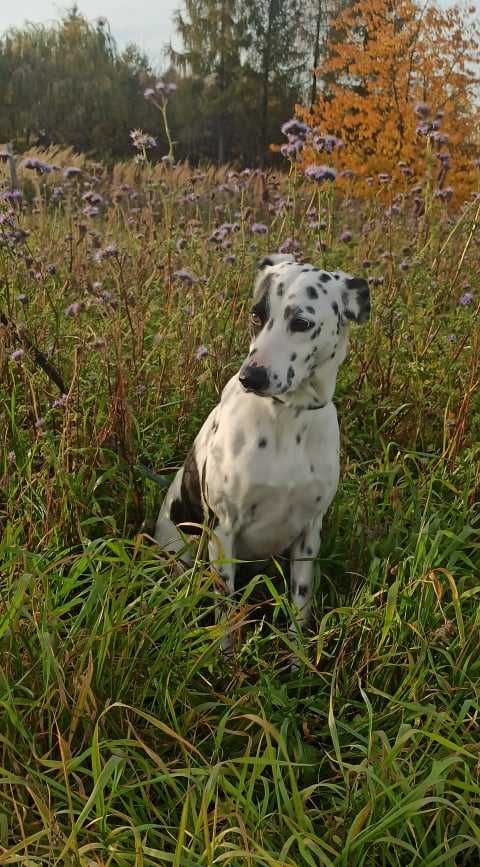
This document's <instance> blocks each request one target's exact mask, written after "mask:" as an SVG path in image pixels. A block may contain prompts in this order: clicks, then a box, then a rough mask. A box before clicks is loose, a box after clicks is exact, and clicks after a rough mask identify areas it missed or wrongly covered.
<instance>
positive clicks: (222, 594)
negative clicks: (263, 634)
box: [208, 526, 235, 653]
mask: <svg viewBox="0 0 480 867" xmlns="http://www.w3.org/2000/svg"><path fill="white" fill-rule="evenodd" d="M208 555H209V558H210V563H211V564H212V566H213V567H214V568H215V570H216V571H217V572H218V575H219V578H220V582H221V585H222V586H221V587H219V588H218V589H217V592H218V594H219V604H218V605H217V606H216V608H215V622H216V623H220V622H221V621H222V620H225V619H226V613H227V610H228V598H229V597H232V596H233V594H234V592H235V564H234V562H233V557H234V556H235V555H234V534H233V530H231V529H226V528H222V527H220V526H218V527H217V528H216V529H215V530H214V531H213V533H212V535H211V537H210V541H209V543H208ZM222 649H223V650H224V651H225V652H226V653H232V650H233V640H232V636H231V633H230V632H229V631H228V629H226V630H225V632H224V634H223V637H222Z"/></svg>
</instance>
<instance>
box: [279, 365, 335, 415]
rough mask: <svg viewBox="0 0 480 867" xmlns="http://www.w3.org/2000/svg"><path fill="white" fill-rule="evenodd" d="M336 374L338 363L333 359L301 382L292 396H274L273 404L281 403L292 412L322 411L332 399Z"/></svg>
mask: <svg viewBox="0 0 480 867" xmlns="http://www.w3.org/2000/svg"><path fill="white" fill-rule="evenodd" d="M337 372H338V362H337V359H336V358H333V359H332V360H331V361H330V360H329V361H327V362H325V363H324V364H322V365H321V366H320V367H318V368H317V370H315V371H314V373H313V374H312V376H311V377H310V379H308V380H306V381H305V382H303V383H302V385H301V386H300V387H299V388H297V389H296V390H295V391H294V392H293V393H292V394H284V395H283V394H282V395H278V396H275V398H274V400H275V403H281V404H283V405H284V406H288V407H290V408H291V409H293V410H314V409H323V408H324V407H325V406H326V405H327V403H330V401H331V400H332V398H333V394H334V392H335V384H336V381H337Z"/></svg>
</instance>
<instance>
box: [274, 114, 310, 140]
mask: <svg viewBox="0 0 480 867" xmlns="http://www.w3.org/2000/svg"><path fill="white" fill-rule="evenodd" d="M281 130H282V132H283V134H284V135H287V136H295V137H296V138H300V139H304V138H305V137H306V135H307V132H308V126H307V124H306V123H302V121H300V120H297V119H296V118H292V119H291V120H287V121H286V122H285V123H284V124H282V127H281Z"/></svg>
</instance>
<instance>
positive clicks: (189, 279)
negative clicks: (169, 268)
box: [173, 270, 198, 285]
mask: <svg viewBox="0 0 480 867" xmlns="http://www.w3.org/2000/svg"><path fill="white" fill-rule="evenodd" d="M173 276H174V277H176V278H177V280H182V281H183V282H184V283H189V284H190V285H192V283H198V277H195V275H194V274H192V273H191V272H190V271H185V270H180V271H174V273H173Z"/></svg>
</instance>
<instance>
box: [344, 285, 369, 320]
mask: <svg viewBox="0 0 480 867" xmlns="http://www.w3.org/2000/svg"><path fill="white" fill-rule="evenodd" d="M345 286H346V288H345V289H343V290H342V307H343V310H342V315H343V316H344V317H345V319H348V320H350V322H366V321H367V319H369V317H370V290H369V288H368V283H367V281H366V280H364V279H363V277H345Z"/></svg>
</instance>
